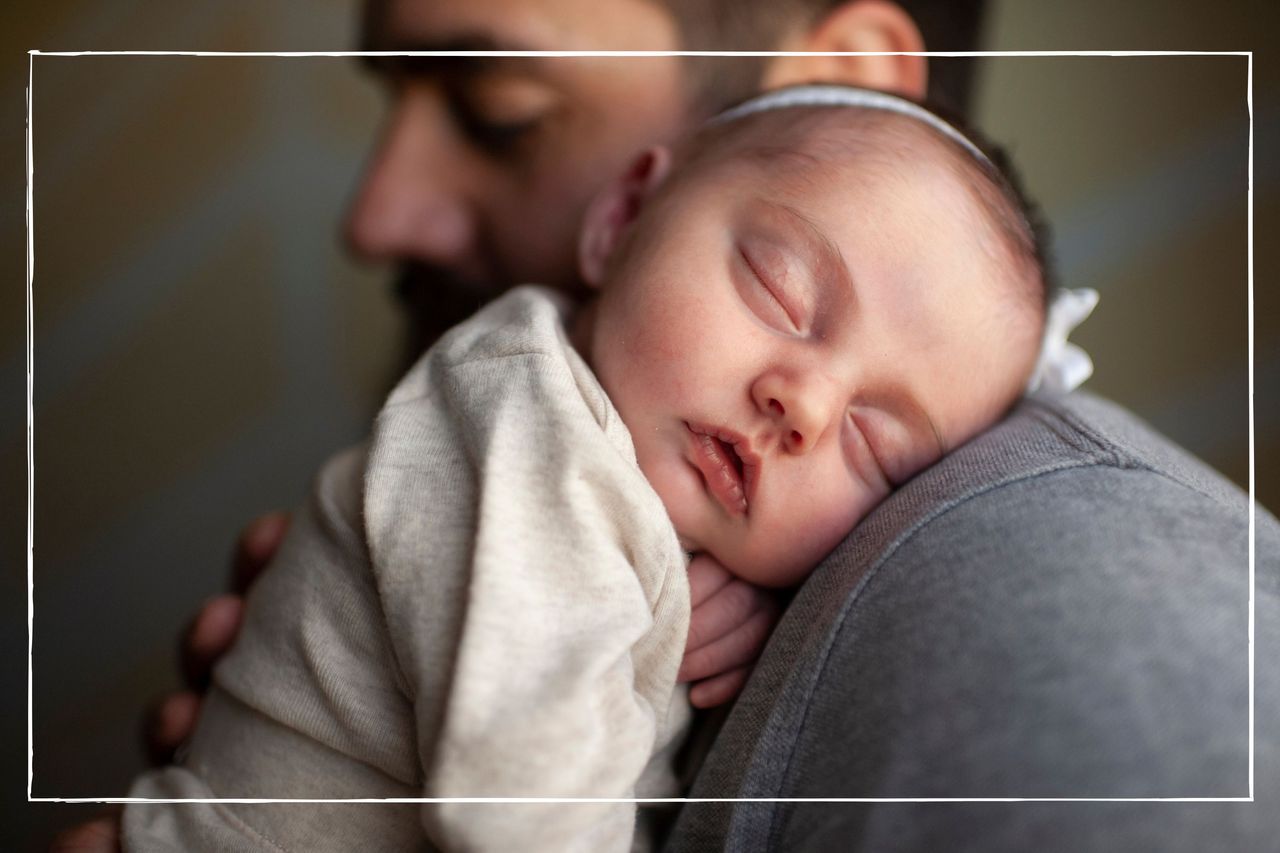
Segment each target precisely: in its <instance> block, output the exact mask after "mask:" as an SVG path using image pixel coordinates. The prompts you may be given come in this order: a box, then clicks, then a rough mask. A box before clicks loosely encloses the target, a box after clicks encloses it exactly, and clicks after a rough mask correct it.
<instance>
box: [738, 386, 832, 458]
mask: <svg viewBox="0 0 1280 853" xmlns="http://www.w3.org/2000/svg"><path fill="white" fill-rule="evenodd" d="M751 397H752V400H753V401H754V402H755V405H756V408H757V409H758V410H759V411H760V412H761V413H763V414H764V415H765V416H766V417H768V418H769V419H770V420H771V421H772V422H773V424H774V426H775V427H776V429H777V430H778V442H779V444H781V446H782V447H783V449H784V450H786V451H787V452H788V453H795V454H802V453H808V452H809V451H810V450H812V449H813V448H814V447H816V446H817V445H818V442H819V441H821V439H822V436H823V435H825V434H826V432H827V430H828V429H829V428H830V427H831V424H832V423H833V422H834V421H835V416H836V413H837V412H839V411H842V409H843V406H841V405H840V401H839V395H838V394H837V392H836V385H835V383H834V382H833V381H832V380H831V379H830V378H828V377H826V376H824V375H822V374H821V373H819V372H814V371H809V372H805V371H795V372H790V371H781V370H769V371H766V372H765V373H763V374H761V375H760V377H759V378H758V379H757V380H756V381H755V382H754V383H753V385H752V388H751Z"/></svg>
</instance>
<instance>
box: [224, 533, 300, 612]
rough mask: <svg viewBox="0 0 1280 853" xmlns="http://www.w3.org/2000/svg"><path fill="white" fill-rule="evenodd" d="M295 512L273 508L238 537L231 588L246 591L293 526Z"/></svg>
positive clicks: (242, 592)
mask: <svg viewBox="0 0 1280 853" xmlns="http://www.w3.org/2000/svg"><path fill="white" fill-rule="evenodd" d="M290 518H291V516H290V515H289V513H287V512H270V513H267V514H266V515H263V516H259V517H258V518H255V519H254V520H253V521H252V522H250V523H249V526H248V527H246V528H245V529H244V532H242V533H241V534H240V538H239V540H237V541H236V551H235V555H234V557H233V558H232V561H231V589H232V590H233V591H235V592H238V593H240V594H241V595H243V594H244V592H245V590H247V589H248V588H249V585H250V584H251V583H253V581H254V579H255V578H257V577H258V575H260V574H262V570H263V569H264V568H266V566H267V563H269V562H271V558H272V557H274V556H275V553H276V550H277V549H278V548H279V547H280V543H281V542H282V541H283V540H284V535H285V533H286V532H288V530H289V521H290Z"/></svg>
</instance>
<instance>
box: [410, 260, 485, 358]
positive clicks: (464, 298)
mask: <svg viewBox="0 0 1280 853" xmlns="http://www.w3.org/2000/svg"><path fill="white" fill-rule="evenodd" d="M506 289H507V288H506V287H504V286H502V285H495V284H491V283H484V284H481V283H479V282H476V281H472V280H465V279H461V278H459V277H457V276H455V275H453V274H451V273H448V272H445V271H443V270H439V269H436V268H434V267H428V266H423V265H421V264H405V265H404V266H402V267H401V268H400V273H399V275H397V276H396V281H395V292H396V300H397V301H398V302H399V303H400V305H401V307H403V308H404V309H405V313H406V315H407V316H406V318H405V319H406V320H407V324H406V327H405V339H404V343H403V348H402V350H401V359H400V363H399V365H398V368H399V372H400V373H403V372H404V371H406V370H408V369H409V367H411V366H412V365H413V363H414V362H416V361H417V360H418V358H420V357H421V356H422V354H423V353H424V352H426V351H427V349H428V348H429V347H430V346H431V345H432V344H434V343H435V342H436V340H437V339H439V337H440V336H441V335H443V334H444V333H445V332H447V331H448V330H449V329H451V328H452V327H454V326H456V325H457V324H458V323H461V322H462V321H463V320H465V319H467V318H468V317H470V316H471V315H472V314H474V313H476V311H478V310H479V309H480V308H481V307H482V306H483V305H485V304H486V303H488V302H490V301H492V300H494V299H496V298H497V297H498V296H500V295H502V293H503V292H504V291H505V290H506Z"/></svg>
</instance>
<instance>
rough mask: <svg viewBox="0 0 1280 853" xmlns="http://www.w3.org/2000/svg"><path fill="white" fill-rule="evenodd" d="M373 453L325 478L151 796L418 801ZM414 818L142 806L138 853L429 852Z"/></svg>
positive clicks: (312, 808)
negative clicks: (372, 476)
mask: <svg viewBox="0 0 1280 853" xmlns="http://www.w3.org/2000/svg"><path fill="white" fill-rule="evenodd" d="M363 472H364V457H363V454H362V453H347V454H344V455H342V456H340V457H338V458H336V459H334V460H333V461H332V462H331V463H329V464H328V465H326V466H325V468H324V470H323V472H322V473H321V474H320V476H319V477H317V479H316V483H315V489H314V491H313V493H312V496H311V500H310V501H309V502H308V504H307V506H306V507H304V508H303V509H302V510H300V511H299V512H298V513H297V514H296V516H295V518H294V522H293V525H292V530H291V532H290V535H289V537H288V538H287V540H286V541H285V543H284V545H283V546H282V547H281V549H280V553H279V554H278V555H277V559H276V561H275V562H274V563H273V565H272V567H271V569H270V570H269V571H268V572H266V574H265V575H264V576H263V577H262V578H261V579H259V580H258V581H257V583H256V584H255V586H254V590H253V594H252V595H251V596H250V598H249V601H248V606H247V610H246V615H245V622H244V626H243V628H242V630H241V634H240V637H239V640H238V642H237V644H236V647H235V649H234V650H232V651H231V653H230V654H229V655H227V657H226V658H225V659H224V660H223V661H222V662H221V664H220V666H219V669H218V670H217V672H216V674H215V678H214V687H213V689H212V690H211V691H210V693H209V696H208V698H207V700H206V702H205V709H204V711H203V713H202V716H201V721H200V725H199V727H198V728H197V731H196V733H195V736H194V737H193V739H192V742H191V744H190V748H189V750H188V755H187V757H186V760H185V763H184V765H183V766H182V767H169V768H165V769H163V770H157V771H152V772H151V773H149V774H148V775H146V776H144V777H142V778H141V779H139V780H138V782H137V783H135V785H134V787H133V790H132V791H131V795H132V796H138V797H148V798H215V797H216V798H246V797H251V798H297V797H302V798H316V799H338V798H354V797H360V798H367V797H379V798H380V797H413V796H416V795H418V793H419V791H420V790H421V776H420V774H419V772H418V767H417V761H416V760H415V759H414V756H413V743H414V738H413V725H412V714H411V709H410V708H409V704H408V701H407V699H406V698H405V697H404V694H403V691H402V690H401V689H400V686H399V684H398V681H397V676H396V672H395V668H394V664H393V659H392V657H391V652H390V649H389V647H388V644H387V641H386V639H385V626H384V625H383V623H382V619H381V613H380V608H379V605H378V601H377V595H376V591H375V589H374V585H373V578H372V574H371V572H370V570H369V567H368V559H367V551H366V549H365V546H364V535H363V530H362V526H361V509H360V508H361V491H362V478H363ZM416 812H417V810H416V808H415V807H414V806H412V805H399V806H390V805H381V804H379V805H373V806H362V807H354V806H351V805H343V804H309V805H299V804H234V803H218V804H181V805H164V804H130V805H129V806H128V807H127V808H126V810H125V816H124V841H125V846H126V849H131V850H132V849H138V850H157V849H178V850H201V849H235V850H278V849H279V848H280V847H284V848H286V849H294V850H315V851H323V850H333V851H346V850H373V849H380V848H387V847H394V845H395V844H396V843H397V840H398V841H400V842H404V843H405V844H408V845H413V844H417V843H420V840H421V828H420V826H419V823H418V820H417V813H416Z"/></svg>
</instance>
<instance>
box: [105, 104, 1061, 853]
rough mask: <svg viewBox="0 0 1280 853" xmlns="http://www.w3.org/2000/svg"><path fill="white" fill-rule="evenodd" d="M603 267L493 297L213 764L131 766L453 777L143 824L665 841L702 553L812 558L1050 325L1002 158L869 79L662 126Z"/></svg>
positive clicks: (491, 840) (390, 782) (229, 682)
mask: <svg viewBox="0 0 1280 853" xmlns="http://www.w3.org/2000/svg"><path fill="white" fill-rule="evenodd" d="M580 267H581V274H582V278H583V280H584V281H585V282H586V283H587V284H588V285H589V286H590V288H591V289H592V292H593V295H592V297H591V298H590V299H589V300H588V301H587V303H586V304H584V305H581V306H578V305H574V304H571V303H570V302H569V301H567V300H566V298H565V297H563V296H562V295H559V294H557V293H555V292H553V291H550V290H547V289H543V288H539V287H532V286H530V287H524V288H519V289H517V290H515V291H512V292H511V293H509V294H508V295H507V296H505V297H503V298H502V299H500V300H498V301H497V302H495V303H493V304H491V305H490V306H488V307H487V308H485V309H484V310H482V311H481V312H480V313H478V314H477V315H476V316H475V317H473V318H472V319H470V320H468V321H467V322H465V323H463V324H462V325H460V326H458V327H456V328H455V329H453V330H452V331H451V332H450V333H449V334H448V335H446V336H445V337H444V338H442V339H441V340H440V342H439V343H438V344H437V345H436V346H435V347H434V348H432V349H431V351H429V352H428V353H427V354H426V355H425V356H424V357H423V359H422V360H421V361H420V362H419V363H418V364H417V365H416V366H415V367H414V368H413V369H412V370H411V371H410V372H409V374H408V375H407V376H405V377H404V379H403V380H402V381H401V382H400V384H399V385H398V386H397V388H396V389H395V391H394V392H393V393H392V394H391V396H390V398H389V399H388V401H387V403H386V405H385V406H384V407H383V409H382V411H381V413H380V414H379V416H378V420H377V423H376V425H375V428H374V431H373V434H372V438H371V439H370V441H369V442H368V444H367V445H365V446H363V447H361V448H358V449H356V450H353V451H349V452H348V453H346V454H344V455H341V456H339V457H338V458H336V459H334V460H333V461H331V462H330V463H329V465H328V466H326V468H325V469H324V470H323V472H322V473H321V474H320V476H319V477H318V479H317V482H316V485H315V488H314V491H313V494H312V496H311V499H310V501H309V504H308V505H307V506H306V507H305V508H304V509H303V510H302V511H300V512H299V513H298V514H297V516H296V518H295V520H294V522H293V525H292V528H291V531H290V534H289V537H288V538H287V540H286V542H285V544H284V545H283V547H282V549H281V551H280V552H279V554H278V555H277V557H276V559H275V562H274V563H273V565H272V566H271V568H270V569H269V570H268V571H267V572H266V574H265V575H264V576H263V578H262V579H261V580H260V581H259V582H257V584H256V585H255V587H254V589H253V590H252V594H251V596H250V599H249V603H248V611H247V615H246V620H245V624H244V627H243V629H242V631H241V634H240V637H239V640H238V642H237V645H236V647H235V648H234V649H233V650H232V651H231V652H230V653H229V654H228V656H227V657H226V658H225V659H224V660H223V661H222V662H221V664H220V665H219V667H218V669H217V670H216V672H215V681H214V687H213V690H212V692H211V693H210V695H209V698H208V700H207V703H206V705H205V709H204V711H203V712H202V715H201V718H200V724H199V727H198V729H197V731H196V734H195V736H194V738H193V740H192V742H191V744H190V745H189V748H188V750H187V752H186V755H185V757H184V760H183V764H182V765H181V766H177V767H170V768H166V769H163V770H160V771H154V772H152V773H149V774H147V775H146V776H144V777H143V778H141V779H140V780H139V781H138V782H137V783H136V784H135V786H134V788H133V791H132V793H131V796H135V797H147V798H183V799H186V798H194V799H215V798H217V799H224V798H236V799H252V798H303V799H324V800H332V799H379V800H382V799H392V800H395V799H417V798H437V799H438V798H454V799H451V800H449V801H444V802H441V801H435V802H426V803H422V802H418V803H404V802H389V803H376V804H367V803H354V804H353V803H323V804H311V805H304V806H300V805H298V804H297V803H280V802H274V803H246V802H236V803H229V802H213V803H211V802H204V803H186V804H131V805H130V806H129V808H128V809H127V810H126V814H125V822H124V826H125V844H126V849H137V850H154V849H180V850H195V849H211V850H212V849H254V850H258V849H261V850H281V849H285V850H305V851H313V850H340V851H347V850H373V849H379V850H381V849H388V850H400V849H404V850H418V849H423V847H424V846H429V847H432V848H439V849H478V850H504V851H505V850H553V851H562V850H589V851H599V850H624V849H628V848H630V847H631V846H632V845H633V843H634V844H635V845H636V846H637V847H643V846H644V845H645V844H646V843H648V842H650V841H651V837H650V836H649V834H648V828H647V825H646V821H645V820H644V819H641V820H639V821H637V808H636V804H635V803H634V802H630V801H628V800H631V799H633V798H662V797H678V796H680V794H681V791H680V788H679V785H678V783H677V781H676V777H675V774H674V772H673V769H672V767H673V755H674V753H675V751H676V750H677V748H678V747H679V746H680V745H681V742H682V736H683V734H684V733H685V730H686V728H687V724H688V721H689V717H690V712H689V708H688V703H687V700H686V698H685V696H684V693H683V691H681V690H680V689H678V688H677V685H676V674H677V669H678V668H679V665H680V661H681V657H682V653H683V650H684V645H685V635H686V633H687V629H688V618H689V589H688V582H687V580H686V577H685V568H686V564H687V561H688V559H689V557H690V555H694V554H707V555H710V556H711V557H713V558H715V559H716V560H718V561H719V562H720V563H722V564H723V565H724V566H725V567H726V568H727V569H728V570H729V571H731V572H733V573H735V574H736V575H738V576H739V577H741V578H743V579H745V580H747V581H750V582H751V583H754V584H758V585H765V586H777V587H785V586H791V585H794V584H796V583H798V582H799V581H801V580H802V579H803V578H804V577H805V576H806V575H807V574H808V573H809V572H810V571H811V570H812V569H813V568H814V567H815V566H816V565H817V564H818V562H819V561H820V560H821V559H822V558H823V557H824V556H825V555H826V554H827V553H828V552H829V551H831V550H832V548H833V547H834V546H835V545H836V544H837V543H838V542H840V540H841V539H843V538H844V537H845V536H846V535H848V534H849V532H850V530H852V529H853V527H854V526H855V525H856V524H857V523H858V522H859V520H860V519H862V518H864V517H865V516H866V515H867V514H868V513H869V512H870V511H871V510H872V508H874V507H875V506H876V505H877V504H879V503H880V502H881V501H883V500H884V499H885V497H886V496H887V495H889V494H890V492H892V491H893V490H894V488H895V487H896V486H898V485H900V484H901V483H903V482H904V481H906V480H907V479H909V478H910V477H912V476H913V475H914V474H916V473H917V472H919V471H921V470H922V469H923V468H925V467H926V466H928V465H930V464H932V463H933V462H935V461H937V460H938V459H939V458H940V457H942V456H943V455H944V454H946V453H948V452H949V451H951V450H952V449H953V448H955V447H957V446H959V445H960V444H962V443H964V442H965V441H967V440H968V439H970V438H972V437H973V436H975V435H977V434H978V433H979V432H980V431H982V430H984V429H985V428H987V427H988V426H990V425H992V424H993V423H995V422H996V421H997V420H998V419H999V418H1000V417H1001V416H1002V414H1003V413H1004V412H1005V411H1006V410H1007V409H1008V408H1009V407H1010V405H1011V404H1012V403H1013V402H1014V401H1015V400H1016V399H1017V398H1018V397H1019V396H1020V395H1021V394H1022V392H1023V389H1024V388H1025V387H1026V386H1027V383H1028V380H1029V378H1030V377H1031V375H1032V373H1033V370H1034V369H1035V368H1036V362H1037V355H1038V354H1039V353H1040V351H1041V337H1042V332H1043V329H1044V325H1045V320H1044V318H1045V306H1046V297H1045V284H1044V278H1045V276H1044V271H1043V265H1042V263H1041V259H1040V252H1039V248H1038V245H1037V242H1036V239H1035V236H1034V234H1033V231H1032V228H1031V227H1030V225H1029V224H1028V220H1027V216H1026V214H1025V212H1024V210H1023V207H1022V206H1021V204H1020V202H1019V199H1018V197H1017V195H1016V193H1014V192H1013V190H1012V189H1011V188H1010V186H1009V184H1008V183H1007V181H1006V179H1005V178H1004V177H1003V176H1002V175H1001V174H1000V172H999V170H998V169H997V168H996V167H995V166H993V165H992V163H991V161H990V160H989V159H988V158H987V156H986V155H985V154H983V153H982V151H981V150H980V149H979V148H978V147H976V146H975V144H974V143H973V142H971V141H970V140H969V139H968V138H967V137H965V136H964V135H962V134H961V133H960V132H959V131H957V130H955V129H954V128H953V127H952V126H950V125H948V124H946V123H945V122H943V121H942V120H941V119H939V118H937V117H936V116H935V115H933V114H932V113H929V112H926V111H925V110H923V109H922V108H920V107H918V106H916V105H914V104H911V103H909V102H907V101H903V100H901V99H898V98H894V97H891V96H885V95H880V94H877V93H872V92H867V91H862V90H853V89H842V88H836V87H800V88H795V89H789V90H782V91H780V92H774V93H771V94H769V95H765V96H763V97H761V98H758V99H756V100H754V101H749V102H747V103H746V104H744V105H743V106H741V107H738V108H737V109H735V110H732V111H730V112H729V113H727V114H724V115H722V116H721V117H720V118H719V119H717V120H716V121H714V122H713V123H711V124H710V125H709V126H707V127H705V128H704V129H703V130H702V131H700V132H699V133H697V134H696V135H695V136H694V137H693V138H691V139H690V140H688V141H687V142H685V143H683V144H682V145H680V146H678V147H677V148H675V149H674V150H668V149H665V148H656V149H653V150H650V151H648V152H646V153H645V154H644V155H642V156H641V157H640V158H639V159H638V160H637V161H636V162H635V164H634V165H633V166H632V168H631V169H630V171H629V172H628V173H627V174H626V175H624V176H623V177H622V178H620V179H619V180H618V181H617V182H616V183H614V184H613V185H612V186H611V187H610V188H608V189H606V190H605V191H604V192H603V193H602V194H601V195H600V196H599V197H598V198H597V199H596V201H595V202H594V203H593V205H592V206H591V207H590V209H589V210H588V212H587V214H586V216H585V219H584V223H583V227H582V235H581V242H580ZM457 798H473V799H472V800H459V799H457ZM474 798H500V799H506V798H558V799H564V798H601V799H603V800H606V801H600V800H596V801H588V802H577V803H572V804H566V803H549V802H545V801H532V802H509V801H508V802H497V803H495V802H476V801H475V799H474ZM611 799H612V800H621V802H618V801H614V802H609V801H607V800H611Z"/></svg>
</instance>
